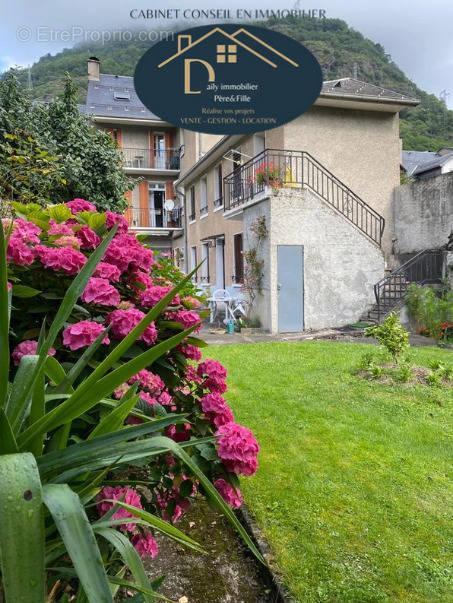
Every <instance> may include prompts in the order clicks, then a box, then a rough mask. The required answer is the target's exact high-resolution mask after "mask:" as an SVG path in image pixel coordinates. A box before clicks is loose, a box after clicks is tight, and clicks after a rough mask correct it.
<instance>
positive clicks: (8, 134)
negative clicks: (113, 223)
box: [0, 73, 132, 212]
mask: <svg viewBox="0 0 453 603" xmlns="http://www.w3.org/2000/svg"><path fill="white" fill-rule="evenodd" d="M76 98H77V88H76V86H75V85H74V84H73V82H72V80H71V78H70V77H69V75H68V74H66V75H65V82H64V90H63V92H62V94H61V95H59V96H58V97H57V98H55V99H54V100H52V101H51V102H50V103H49V104H44V103H37V102H32V101H30V99H29V98H28V96H27V92H26V91H25V90H23V89H22V88H21V87H20V85H19V84H18V81H17V78H16V75H15V74H14V73H8V74H7V75H6V77H5V78H4V80H3V81H2V82H1V83H0V163H1V164H2V169H1V172H0V176H1V181H0V194H1V195H2V196H3V197H6V198H14V199H16V200H19V201H25V202H26V201H28V200H29V199H30V198H32V197H33V196H34V201H35V202H40V203H42V204H46V203H48V202H49V201H53V202H60V201H68V200H69V199H74V198H77V197H79V198H87V199H93V200H94V201H95V203H96V204H97V206H98V207H99V208H100V209H101V210H107V209H109V210H111V211H114V212H121V211H123V210H124V209H125V207H126V205H127V203H126V200H125V198H124V193H125V192H126V191H127V190H130V189H131V188H132V182H131V180H130V179H129V178H128V177H127V176H126V174H125V172H124V170H123V169H122V167H121V161H122V154H121V151H120V149H119V148H118V147H117V145H116V143H114V142H113V141H112V139H111V138H110V136H108V134H106V133H105V132H102V131H101V130H97V129H96V128H94V127H93V126H92V125H91V123H90V120H89V118H88V117H87V116H86V115H83V114H82V113H80V111H79V109H78V107H77V103H76ZM15 147H18V149H19V150H20V152H19V153H15ZM11 157H15V159H14V160H12V159H11ZM44 163H45V164H46V165H44ZM18 167H20V168H21V173H20V180H19V181H18V179H17V171H18V170H17V168H18ZM48 170H49V171H48ZM43 172H44V173H43ZM2 183H3V187H2ZM18 183H19V184H20V186H18Z"/></svg>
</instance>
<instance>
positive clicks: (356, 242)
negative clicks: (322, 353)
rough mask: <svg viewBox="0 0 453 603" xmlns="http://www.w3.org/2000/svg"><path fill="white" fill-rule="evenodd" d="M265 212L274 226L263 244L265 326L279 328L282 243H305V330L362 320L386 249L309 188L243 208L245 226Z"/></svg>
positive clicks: (260, 305) (381, 270) (261, 301)
mask: <svg viewBox="0 0 453 603" xmlns="http://www.w3.org/2000/svg"><path fill="white" fill-rule="evenodd" d="M263 214H264V215H266V219H267V226H268V230H269V240H268V241H267V245H264V246H263V247H262V258H263V259H264V262H265V265H264V274H265V275H266V276H265V282H264V285H265V288H264V296H267V301H266V300H264V299H259V300H258V305H257V306H256V308H257V310H258V312H259V315H260V319H261V322H262V325H263V327H265V328H267V329H268V330H270V331H271V332H278V294H277V279H278V275H277V247H278V245H303V246H304V322H305V329H323V328H327V327H338V326H342V325H346V324H349V323H351V322H354V321H356V320H358V319H359V318H360V316H361V314H362V313H363V312H364V311H365V310H367V309H368V308H369V307H370V306H371V305H372V304H373V303H374V293H373V285H374V284H375V283H376V282H377V281H378V280H379V279H381V278H382V277H383V276H384V257H383V253H382V251H381V250H380V249H379V248H378V247H377V246H376V245H375V244H374V243H372V242H371V241H369V240H368V239H367V238H366V237H365V236H364V235H363V234H362V233H361V232H359V231H358V230H357V229H356V228H355V227H354V226H353V225H352V224H350V223H349V222H348V221H347V220H346V219H344V218H343V217H342V216H340V215H339V214H337V213H336V212H335V211H334V210H333V209H331V208H330V207H329V206H327V205H326V204H325V203H324V202H323V201H322V200H320V199H319V198H318V197H316V196H315V195H313V194H312V193H311V192H309V191H307V190H294V189H293V190H284V189H281V190H280V191H279V192H278V195H276V196H274V195H273V194H272V193H271V194H270V196H269V197H268V199H267V200H266V201H264V200H263V201H261V202H260V203H257V204H256V205H254V206H250V207H249V208H247V209H246V210H245V211H244V225H245V224H249V223H250V222H251V221H253V220H254V219H256V217H258V216H259V215H263ZM257 297H258V296H257ZM294 303H297V300H295V301H294Z"/></svg>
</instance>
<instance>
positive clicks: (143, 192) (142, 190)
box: [138, 182, 149, 226]
mask: <svg viewBox="0 0 453 603" xmlns="http://www.w3.org/2000/svg"><path fill="white" fill-rule="evenodd" d="M138 199H139V204H140V226H149V185H148V182H140V184H139V185H138Z"/></svg>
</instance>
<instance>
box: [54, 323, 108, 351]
mask: <svg viewBox="0 0 453 603" xmlns="http://www.w3.org/2000/svg"><path fill="white" fill-rule="evenodd" d="M103 331H105V327H103V326H102V325H100V324H99V323H97V322H93V321H91V320H82V321H80V322H77V323H75V324H73V325H70V326H69V327H66V329H64V331H63V345H65V346H67V347H68V348H69V349H70V350H72V351H74V350H78V349H79V348H83V347H86V346H88V345H91V344H92V343H93V341H95V340H96V338H97V337H99V335H100V334H101V333H102V332H103ZM102 343H104V344H106V345H108V344H109V343H110V340H109V338H108V336H107V335H106V336H105V337H104V339H103V340H102Z"/></svg>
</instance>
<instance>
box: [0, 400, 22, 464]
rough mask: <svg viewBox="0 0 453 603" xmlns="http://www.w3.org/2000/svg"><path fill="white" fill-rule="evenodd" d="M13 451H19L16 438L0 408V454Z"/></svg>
mask: <svg viewBox="0 0 453 603" xmlns="http://www.w3.org/2000/svg"><path fill="white" fill-rule="evenodd" d="M15 452H19V448H18V447H17V442H16V438H15V437H14V433H13V430H12V428H11V425H10V422H9V421H8V417H7V416H6V415H5V411H4V409H3V408H0V455H2V454H14V453H15Z"/></svg>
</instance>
